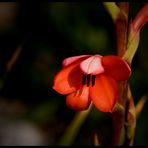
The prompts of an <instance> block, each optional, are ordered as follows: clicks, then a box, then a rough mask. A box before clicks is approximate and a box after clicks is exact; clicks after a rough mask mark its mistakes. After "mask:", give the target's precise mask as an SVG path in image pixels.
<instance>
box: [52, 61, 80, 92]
mask: <svg viewBox="0 0 148 148" xmlns="http://www.w3.org/2000/svg"><path fill="white" fill-rule="evenodd" d="M79 64H80V61H79V62H74V63H73V64H71V65H69V66H67V67H65V68H63V69H62V70H61V71H60V72H59V73H57V75H56V76H55V79H54V85H53V89H54V90H56V91H57V92H59V93H61V94H69V93H72V92H74V91H76V90H77V89H79V88H80V87H81V79H82V72H81V70H80V67H79Z"/></svg>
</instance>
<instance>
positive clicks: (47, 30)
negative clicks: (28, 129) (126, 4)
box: [0, 2, 148, 145]
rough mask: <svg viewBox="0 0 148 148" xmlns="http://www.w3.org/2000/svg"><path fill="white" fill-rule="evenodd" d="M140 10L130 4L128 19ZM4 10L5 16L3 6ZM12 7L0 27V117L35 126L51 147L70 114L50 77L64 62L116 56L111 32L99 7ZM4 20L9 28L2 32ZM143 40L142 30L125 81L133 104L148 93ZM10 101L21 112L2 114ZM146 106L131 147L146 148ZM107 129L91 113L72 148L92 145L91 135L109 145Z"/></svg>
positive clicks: (103, 118) (106, 118)
mask: <svg viewBox="0 0 148 148" xmlns="http://www.w3.org/2000/svg"><path fill="white" fill-rule="evenodd" d="M0 5H1V4H0ZM143 5H144V3H133V2H131V3H130V14H129V16H130V17H129V18H130V19H132V18H133V17H134V16H135V15H136V13H137V12H138V10H140V8H141V7H142V6H143ZM5 7H6V8H5V9H6V10H7V5H5ZM12 7H13V10H11V11H13V12H14V14H13V15H10V16H9V17H10V18H7V19H6V20H5V21H3V22H2V23H1V21H0V23H1V24H2V25H0V27H1V28H0V37H1V40H0V85H1V90H0V93H1V94H0V95H1V98H0V100H3V101H6V104H7V105H6V106H5V110H6V111H1V105H0V115H1V116H5V115H7V117H8V118H12V119H13V120H17V119H24V120H27V121H30V122H32V123H34V124H35V125H37V126H38V127H39V128H40V129H41V130H42V131H43V132H44V134H45V135H46V137H47V141H48V145H56V143H57V141H58V140H59V139H60V137H61V136H62V134H63V133H64V131H65V129H66V127H67V126H68V125H69V124H70V122H71V120H72V119H73V117H74V115H75V111H73V110H71V109H69V108H67V106H66V105H65V96H63V95H60V94H58V93H56V92H55V91H54V90H52V83H53V79H54V75H55V74H56V73H57V72H58V71H59V70H60V69H61V63H62V60H63V59H64V58H66V57H70V56H74V55H80V54H101V55H107V54H116V36H115V28H114V27H115V26H114V24H113V22H112V20H111V18H110V16H109V14H108V13H107V11H106V10H105V8H104V7H103V4H102V3H100V2H92V3H88V2H85V3H78V2H49V3H46V2H44V3H38V2H36V3H34V5H33V4H30V3H24V2H21V3H17V6H12ZM5 9H4V10H5ZM15 9H16V10H15ZM0 13H1V12H0ZM3 17H4V16H3ZM7 17H8V16H7ZM12 17H13V18H12ZM7 20H9V21H12V22H11V23H10V25H7V26H6V27H5V28H2V27H3V26H5V25H4V23H5V24H7V23H8V22H9V21H8V22H7ZM147 35H148V25H147V24H146V25H145V26H144V27H143V28H142V31H141V37H140V38H141V39H140V45H139V47H138V51H137V53H136V55H135V57H134V60H133V64H132V76H131V78H130V84H131V90H132V95H133V97H134V101H135V104H136V103H137V102H138V100H139V99H140V98H141V97H142V96H143V95H147V93H148V62H147V59H148V50H147V49H148V44H147ZM22 43H24V44H23V47H22V51H21V54H20V55H19V57H18V59H17V61H16V63H14V64H13V67H12V70H11V71H10V72H9V73H8V74H7V75H6V73H5V71H6V64H7V62H8V61H9V60H10V58H11V56H12V54H13V53H14V51H15V50H16V48H17V47H18V46H19V45H20V44H22ZM5 75H6V76H5ZM13 101H18V102H19V103H20V106H21V105H22V106H23V109H22V108H18V110H17V111H14V113H11V114H10V113H9V112H8V113H7V110H8V109H9V107H10V106H11V103H12V102H13ZM147 105H148V104H147V103H146V105H145V106H144V109H143V111H142V113H141V115H140V117H139V118H138V120H137V127H136V134H135V142H134V144H135V145H148V142H147V137H148V126H147V124H148V118H147V113H148V108H147V107H146V106H147ZM14 107H15V106H14ZM12 108H13V104H12ZM5 112H6V113H5ZM12 112H13V111H12ZM17 114H19V116H16V115H17ZM111 126H112V125H111V119H110V115H108V114H105V113H101V112H99V111H97V110H96V109H94V108H93V110H92V111H91V113H90V115H89V116H88V118H87V120H86V122H85V123H84V125H83V126H82V127H81V129H80V132H79V133H78V135H77V138H76V140H75V142H74V144H73V145H94V143H93V142H94V133H95V132H96V133H97V134H98V136H99V138H100V139H101V142H102V143H103V144H104V145H109V144H110V142H111V132H112V131H111Z"/></svg>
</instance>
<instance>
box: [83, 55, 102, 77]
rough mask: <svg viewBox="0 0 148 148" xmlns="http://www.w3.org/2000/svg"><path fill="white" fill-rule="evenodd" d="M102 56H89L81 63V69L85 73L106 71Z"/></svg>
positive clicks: (94, 73)
mask: <svg viewBox="0 0 148 148" xmlns="http://www.w3.org/2000/svg"><path fill="white" fill-rule="evenodd" d="M101 58H102V56H100V55H95V56H91V57H89V58H87V59H86V60H84V61H82V62H81V64H80V68H81V70H82V71H83V72H84V73H85V74H93V75H96V74H99V73H102V72H104V68H103V66H102V63H101Z"/></svg>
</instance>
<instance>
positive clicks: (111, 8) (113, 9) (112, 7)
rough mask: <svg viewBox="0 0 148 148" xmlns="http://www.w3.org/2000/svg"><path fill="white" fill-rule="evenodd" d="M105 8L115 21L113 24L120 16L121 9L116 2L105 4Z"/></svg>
mask: <svg viewBox="0 0 148 148" xmlns="http://www.w3.org/2000/svg"><path fill="white" fill-rule="evenodd" d="M103 5H104V7H105V8H106V9H107V11H108V13H109V14H110V16H111V17H112V19H113V22H115V21H116V19H117V17H118V15H119V14H120V9H119V7H118V6H117V5H116V3H115V2H103Z"/></svg>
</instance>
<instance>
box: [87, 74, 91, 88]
mask: <svg viewBox="0 0 148 148" xmlns="http://www.w3.org/2000/svg"><path fill="white" fill-rule="evenodd" d="M89 84H90V75H87V86H89Z"/></svg>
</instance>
